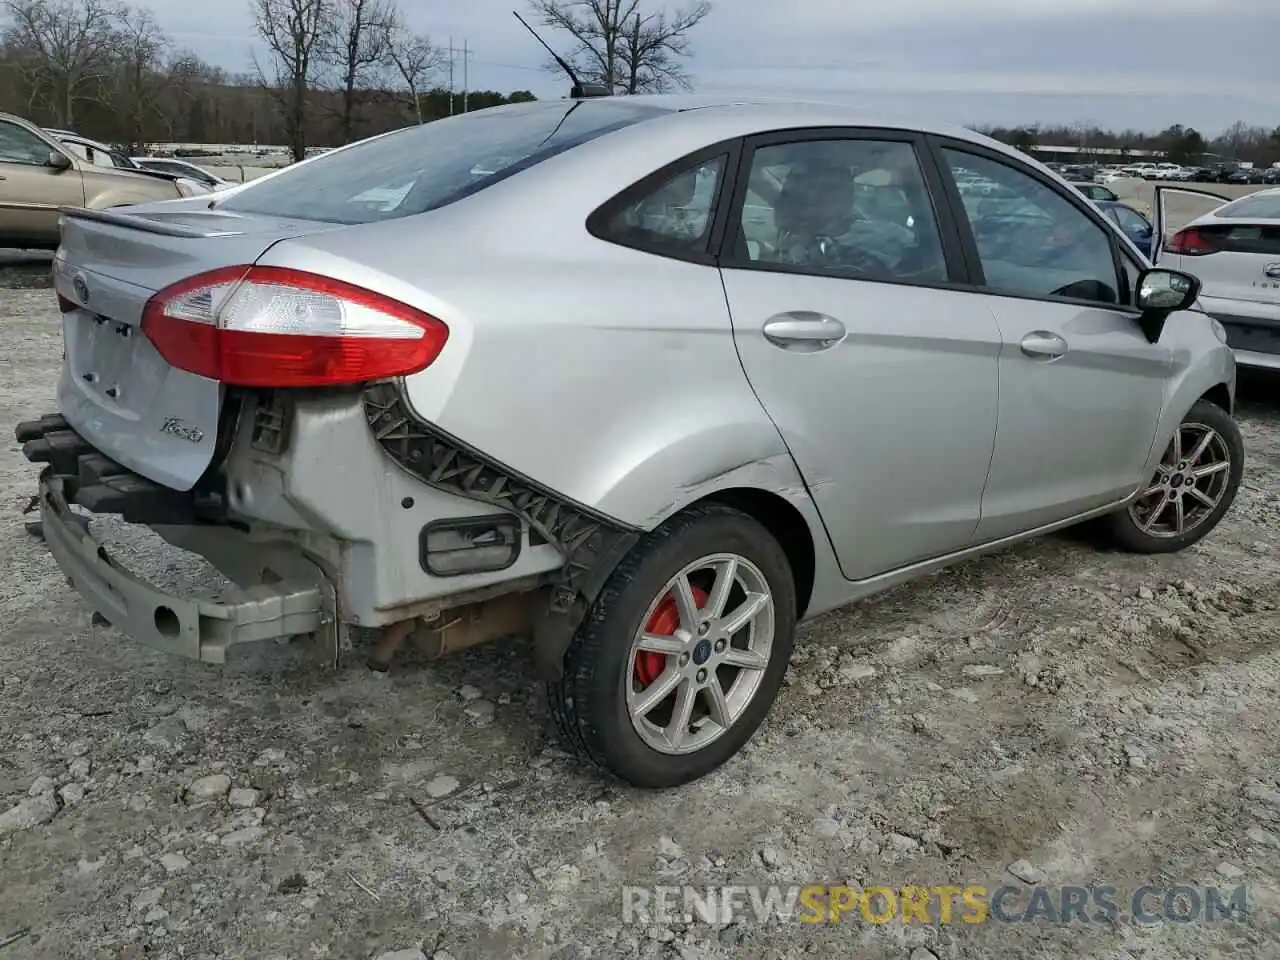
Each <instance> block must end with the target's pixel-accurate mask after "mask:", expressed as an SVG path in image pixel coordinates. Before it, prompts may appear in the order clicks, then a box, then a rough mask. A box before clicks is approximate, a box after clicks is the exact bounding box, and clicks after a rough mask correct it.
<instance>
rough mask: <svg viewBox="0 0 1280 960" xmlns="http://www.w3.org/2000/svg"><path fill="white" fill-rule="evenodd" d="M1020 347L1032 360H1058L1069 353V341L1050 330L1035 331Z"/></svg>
mask: <svg viewBox="0 0 1280 960" xmlns="http://www.w3.org/2000/svg"><path fill="white" fill-rule="evenodd" d="M1019 346H1021V347H1022V352H1023V353H1024V354H1026V355H1027V356H1028V357H1030V358H1031V359H1032V360H1057V359H1058V358H1059V357H1061V356H1063V355H1064V354H1065V353H1066V352H1067V341H1065V340H1063V339H1062V338H1061V337H1060V336H1058V335H1057V334H1056V333H1050V332H1049V331H1048V330H1033V331H1032V332H1031V333H1028V334H1027V335H1026V336H1025V337H1023V338H1022V343H1021V344H1019Z"/></svg>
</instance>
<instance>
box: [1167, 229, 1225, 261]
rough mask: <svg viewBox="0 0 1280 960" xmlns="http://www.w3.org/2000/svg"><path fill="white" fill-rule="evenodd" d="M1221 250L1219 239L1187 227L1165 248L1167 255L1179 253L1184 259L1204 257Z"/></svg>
mask: <svg viewBox="0 0 1280 960" xmlns="http://www.w3.org/2000/svg"><path fill="white" fill-rule="evenodd" d="M1220 249H1221V246H1220V244H1219V243H1218V241H1217V238H1216V237H1215V236H1214V235H1213V234H1211V233H1205V232H1204V231H1202V230H1197V229H1196V228H1195V227H1187V228H1186V229H1184V230H1179V231H1178V232H1177V233H1175V234H1174V235H1173V236H1172V237H1171V238H1170V239H1169V243H1168V245H1167V246H1166V247H1165V252H1166V253H1177V254H1180V255H1181V256H1184V257H1203V256H1204V255H1205V254H1207V253H1217V252H1218V250H1220Z"/></svg>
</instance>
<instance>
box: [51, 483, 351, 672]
mask: <svg viewBox="0 0 1280 960" xmlns="http://www.w3.org/2000/svg"><path fill="white" fill-rule="evenodd" d="M63 486H64V484H63V480H62V478H60V477H58V476H56V475H55V474H54V473H53V470H52V468H46V470H45V471H44V473H43V474H42V475H41V477H40V490H39V498H40V519H41V525H42V529H43V533H44V539H45V542H46V543H47V544H48V545H49V552H50V553H52V554H53V557H54V559H55V560H57V562H58V566H59V567H60V568H61V569H62V572H63V573H64V574H66V575H67V577H68V578H69V579H70V581H71V582H72V584H73V585H74V586H75V588H76V589H77V590H78V591H79V592H80V595H81V596H83V597H84V599H85V601H86V602H87V603H88V605H89V606H90V608H91V609H92V610H93V611H94V612H95V613H97V614H99V615H100V616H102V617H103V618H104V619H106V620H107V621H109V622H110V623H111V624H112V625H113V626H115V627H117V628H118V629H120V630H122V631H124V632H125V633H128V634H130V635H131V636H133V637H134V638H135V639H137V640H138V641H139V642H141V643H143V644H146V645H147V646H149V647H154V648H156V649H159V650H163V651H165V652H167V653H172V654H177V655H179V656H184V657H189V658H191V659H193V660H201V661H204V662H205V663H224V662H226V658H227V651H228V650H229V649H230V648H231V647H233V646H236V645H237V644H241V643H258V642H261V641H264V640H282V639H287V638H289V637H293V636H297V635H298V634H317V635H319V636H320V638H321V639H324V637H325V635H327V634H333V636H332V637H330V638H329V643H330V644H331V645H332V646H334V647H335V648H336V645H337V641H336V630H337V626H336V618H335V616H334V597H333V591H332V590H331V589H327V588H326V586H325V585H324V584H319V583H316V584H298V583H295V584H289V583H276V584H271V585H269V586H259V587H250V588H248V589H247V590H245V591H244V596H245V599H243V600H241V601H239V602H235V603H223V602H218V601H213V600H204V599H186V598H183V597H179V596H177V595H175V594H172V593H169V592H167V591H163V590H160V589H158V588H156V587H153V586H151V585H150V584H148V583H146V582H145V581H144V580H142V579H140V578H139V577H137V576H135V575H134V574H132V573H130V572H129V571H128V570H126V569H125V568H124V567H123V566H121V565H120V564H119V563H118V562H117V561H116V560H114V559H112V557H111V556H110V555H109V554H108V553H107V551H106V548H105V547H103V546H102V544H100V543H99V542H98V541H97V539H95V538H94V536H93V534H92V533H90V532H89V523H88V521H87V520H85V519H84V518H83V517H80V516H77V515H76V514H75V513H73V512H72V511H71V508H70V506H69V505H68V504H67V500H66V497H65V495H64V492H63Z"/></svg>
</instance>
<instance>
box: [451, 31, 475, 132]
mask: <svg viewBox="0 0 1280 960" xmlns="http://www.w3.org/2000/svg"><path fill="white" fill-rule="evenodd" d="M473 53H475V51H474V50H472V49H471V45H470V44H469V43H468V42H467V41H466V40H463V41H462V46H461V48H459V47H455V46H454V45H453V37H450V38H449V116H453V92H454V85H453V84H454V64H455V60H454V58H455V57H456V56H457V55H458V54H462V112H463V113H466V112H467V95H468V93H469V89H470V83H469V76H470V74H469V72H468V67H469V65H470V62H471V54H473Z"/></svg>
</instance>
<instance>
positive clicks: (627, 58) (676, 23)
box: [618, 0, 711, 93]
mask: <svg viewBox="0 0 1280 960" xmlns="http://www.w3.org/2000/svg"><path fill="white" fill-rule="evenodd" d="M710 12H711V4H710V3H709V2H706V0H703V2H701V3H697V4H695V5H694V6H692V7H690V8H689V9H688V10H678V11H676V12H675V13H674V14H672V15H671V16H668V15H667V13H666V11H665V10H659V11H658V12H656V13H649V14H641V13H640V12H639V11H637V12H636V13H635V14H634V15H633V16H632V17H631V19H630V20H629V21H627V23H626V25H625V28H624V29H623V31H622V36H621V41H620V44H619V50H618V54H619V57H618V59H620V60H621V61H622V69H623V75H624V77H625V82H626V91H627V93H664V92H666V91H668V90H672V89H676V88H680V89H682V90H688V89H689V86H690V84H689V75H688V74H687V73H686V72H685V70H684V65H683V63H682V61H684V60H687V59H688V58H689V56H690V49H689V32H690V31H691V30H692V29H693V28H694V27H696V26H697V25H698V24H699V23H701V22H702V19H703V18H704V17H705V16H706V15H707V14H708V13H710Z"/></svg>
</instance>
